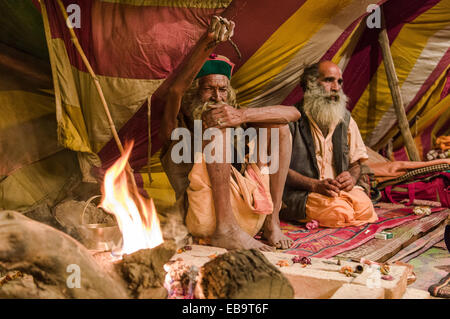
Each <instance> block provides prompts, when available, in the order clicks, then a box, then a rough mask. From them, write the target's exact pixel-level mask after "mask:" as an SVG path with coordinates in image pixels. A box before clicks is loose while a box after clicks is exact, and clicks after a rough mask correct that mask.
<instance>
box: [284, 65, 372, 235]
mask: <svg viewBox="0 0 450 319" xmlns="http://www.w3.org/2000/svg"><path fill="white" fill-rule="evenodd" d="M300 84H301V86H302V88H303V91H304V98H303V100H302V101H301V102H300V103H299V104H298V105H297V107H298V109H299V110H300V112H301V114H302V116H301V118H300V120H299V121H297V122H295V123H291V124H289V126H290V129H291V133H292V136H293V144H292V157H291V163H290V168H289V173H288V176H287V181H286V186H285V190H284V193H283V202H284V203H285V204H286V205H287V208H286V209H283V210H282V212H281V218H282V219H283V220H297V221H308V220H316V221H318V223H319V225H320V226H322V227H345V226H359V225H363V224H366V223H373V222H375V221H377V219H378V217H377V214H376V213H375V210H374V207H373V205H372V202H371V200H370V198H369V197H368V195H367V194H366V192H365V191H364V189H363V188H362V187H360V186H359V184H362V185H363V178H362V174H361V167H362V165H361V164H362V163H363V162H364V161H365V160H367V159H368V155H367V152H366V148H365V145H364V142H363V140H362V138H361V134H360V132H359V130H358V126H357V125H356V122H355V121H354V120H353V118H352V117H351V116H350V113H349V112H348V111H347V108H346V106H347V97H346V95H345V94H344V93H343V91H342V84H343V80H342V72H341V70H340V69H339V67H338V66H337V65H336V64H334V63H333V62H331V61H322V62H319V63H316V64H313V65H311V66H309V67H307V68H305V70H304V73H303V75H302V77H301V80H300Z"/></svg>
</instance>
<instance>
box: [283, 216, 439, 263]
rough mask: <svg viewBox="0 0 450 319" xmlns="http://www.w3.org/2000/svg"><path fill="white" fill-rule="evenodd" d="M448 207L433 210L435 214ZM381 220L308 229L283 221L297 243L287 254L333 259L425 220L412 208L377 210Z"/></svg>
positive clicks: (289, 234) (284, 229)
mask: <svg viewBox="0 0 450 319" xmlns="http://www.w3.org/2000/svg"><path fill="white" fill-rule="evenodd" d="M443 209H444V208H433V209H432V212H437V211H441V210H443ZM375 211H376V212H377V214H378V221H377V222H376V223H373V224H367V225H364V226H357V227H343V228H320V227H319V228H316V229H313V230H308V229H306V227H305V225H304V224H290V223H285V222H281V229H282V231H283V233H284V234H285V235H287V236H288V237H290V238H291V239H293V240H294V245H293V246H292V247H291V248H289V249H286V250H284V251H283V252H285V253H288V254H293V255H299V256H307V257H320V258H330V257H333V256H335V255H338V254H340V253H342V252H344V251H347V250H350V249H353V248H356V247H358V246H360V245H362V244H364V243H365V242H367V241H368V240H370V239H372V238H373V237H374V236H375V234H376V233H378V232H380V231H382V230H383V229H389V228H393V227H396V226H399V225H401V224H404V223H406V222H409V221H411V220H414V219H418V218H421V216H417V215H415V214H414V213H413V208H412V207H406V208H391V209H386V208H375Z"/></svg>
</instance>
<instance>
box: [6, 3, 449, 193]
mask: <svg viewBox="0 0 450 319" xmlns="http://www.w3.org/2000/svg"><path fill="white" fill-rule="evenodd" d="M373 2H374V1H369V0H344V1H333V0H324V1H313V0H300V1H299V0H284V1H283V5H280V4H279V2H276V1H271V0H258V1H257V0H233V1H231V0H221V1H212V0H211V1H210V0H203V1H200V0H174V1H169V0H63V3H64V5H65V6H68V5H69V4H78V5H79V6H80V8H81V11H80V12H81V28H79V29H77V28H75V29H74V31H75V33H76V34H77V36H78V38H79V40H80V44H81V46H82V48H83V50H84V52H85V53H86V56H87V58H88V60H89V62H90V64H91V65H92V68H93V70H94V72H95V73H96V75H97V78H98V79H99V82H100V84H101V87H102V88H103V92H104V94H105V98H106V101H107V103H108V105H109V108H110V110H111V114H112V117H113V120H114V123H115V125H116V127H117V129H118V130H119V136H120V137H121V139H122V142H125V141H126V140H127V139H134V140H135V145H134V149H133V152H132V157H131V159H130V162H131V165H132V167H133V168H134V169H135V173H136V175H137V178H136V180H137V181H138V183H139V186H140V187H144V188H146V189H147V190H148V189H149V188H148V187H150V186H152V185H157V186H158V187H161V189H164V191H163V192H162V193H161V192H160V194H159V195H158V196H160V198H161V199H162V200H163V198H164V196H165V195H164V194H166V195H167V194H169V193H170V191H171V190H170V186H168V182H167V179H165V177H164V173H163V172H162V170H161V167H160V163H159V160H158V158H157V156H158V155H157V154H158V153H157V152H158V150H159V149H160V146H161V143H160V141H158V138H157V133H158V130H159V127H160V122H161V121H160V120H161V115H162V112H163V108H164V101H158V100H157V99H155V98H154V96H152V93H153V92H154V91H155V90H156V89H157V87H158V86H159V85H160V84H161V83H162V82H163V81H164V79H165V78H166V77H167V76H168V75H169V74H170V73H171V72H172V71H173V70H175V69H176V68H177V67H178V65H179V63H180V62H181V60H182V58H183V57H184V56H185V55H186V54H188V53H189V51H190V49H191V48H192V46H193V45H194V44H195V42H196V41H197V39H198V38H199V37H200V36H201V35H202V34H203V32H204V31H205V28H206V26H207V24H208V21H209V19H210V17H211V16H212V15H223V16H225V17H226V18H228V19H231V20H233V21H235V22H236V29H235V35H234V37H233V41H234V42H235V43H236V44H237V46H238V48H239V50H240V52H241V53H242V58H241V59H239V58H238V55H237V53H236V52H235V50H234V48H233V47H232V46H231V45H230V43H223V44H220V45H219V47H218V48H217V50H216V53H218V54H223V55H226V56H227V57H229V58H230V59H231V60H232V61H233V62H234V63H235V64H236V65H235V74H234V76H233V79H232V85H233V86H234V88H235V89H237V92H238V95H237V97H238V102H239V103H240V104H241V105H243V106H249V107H256V106H264V105H276V104H286V105H293V104H294V103H295V102H297V101H298V100H300V99H301V98H302V94H303V93H302V90H301V89H300V86H299V76H300V75H301V74H302V72H303V69H304V67H305V66H306V65H307V64H311V63H314V62H317V61H320V60H323V59H329V60H332V61H334V62H335V63H337V64H338V65H339V66H340V67H341V68H342V70H343V78H344V92H345V93H346V94H347V95H348V96H349V98H350V103H349V105H348V109H349V110H350V111H351V112H352V116H353V118H354V119H355V120H356V122H357V124H358V126H359V128H360V130H361V133H362V136H363V138H364V140H365V143H366V145H367V146H370V147H372V148H374V149H375V150H376V151H378V150H382V149H383V148H384V147H385V145H386V144H387V143H389V142H390V141H392V144H393V146H394V151H395V152H394V154H393V158H392V159H401V160H407V155H406V152H405V149H404V147H403V140H402V137H401V134H400V133H399V129H398V125H397V123H396V117H395V112H394V111H393V103H392V98H391V95H390V90H389V87H388V84H387V80H386V75H385V70H384V64H383V61H382V56H381V50H380V47H379V43H378V34H379V31H380V30H379V29H376V28H372V29H371V28H368V27H367V24H366V17H367V16H368V15H369V14H371V13H370V12H367V7H368V5H369V4H371V3H373ZM376 3H377V4H378V5H380V8H381V9H382V11H383V13H384V16H385V20H386V29H387V33H388V36H389V40H390V46H391V51H392V55H393V59H394V64H395V67H396V72H397V75H398V78H399V85H400V88H401V92H402V96H403V98H404V101H405V110H406V113H407V117H408V119H409V121H410V126H411V132H412V134H413V137H414V139H415V142H416V144H417V146H418V148H419V150H420V155H421V156H422V159H423V158H424V156H425V154H426V152H427V151H428V150H429V149H430V148H431V147H432V146H433V142H434V140H435V138H436V137H437V136H439V135H449V134H450V132H449V126H450V125H449V124H450V123H449V121H450V116H449V112H450V111H449V109H450V107H449V106H450V99H449V97H448V93H449V91H450V72H449V65H450V49H449V47H450V43H449V42H450V40H449V39H450V35H449V32H450V0H395V1H394V0H382V1H376ZM33 4H34V5H33ZM41 8H45V10H41ZM0 9H1V10H2V12H6V13H8V14H6V15H5V17H4V18H3V21H2V22H1V24H2V26H3V28H0V44H3V45H7V46H10V47H12V48H15V49H17V50H20V51H21V52H24V53H27V54H29V55H32V56H34V57H35V58H38V59H40V60H42V61H46V62H47V63H48V61H50V62H51V70H52V78H53V84H54V91H49V90H48V87H47V90H46V91H43V90H42V88H40V87H38V88H37V90H34V91H33V92H29V91H30V90H25V89H24V88H25V85H22V88H21V89H19V90H9V92H8V93H7V95H5V94H6V93H4V92H5V90H3V91H0V103H2V104H4V105H8V107H7V108H4V109H3V110H5V113H9V114H10V116H12V117H14V116H15V117H16V119H15V120H13V121H9V122H8V121H7V120H6V118H7V117H5V121H4V122H0V125H2V126H0V143H3V144H0V146H2V147H3V145H6V142H5V141H8V140H9V139H8V138H6V137H7V136H9V135H11V134H13V133H12V132H14V131H15V130H16V129H17V130H22V133H20V134H21V135H20V136H21V137H22V138H23V139H25V135H29V134H30V133H29V132H30V131H27V127H28V128H30V127H32V128H34V129H33V130H34V131H35V132H36V131H37V130H38V128H42V129H43V131H42V132H40V133H39V134H41V135H39V134H36V136H35V137H36V139H29V141H27V142H28V143H24V147H23V148H24V149H27V150H30V152H29V154H28V155H26V154H25V155H23V157H22V158H20V154H18V153H19V152H16V153H14V152H11V154H10V155H9V156H8V157H6V161H5V163H8V165H6V164H5V165H2V169H3V171H2V173H1V174H3V175H4V176H8V175H10V174H12V173H13V172H15V171H17V170H20V169H22V168H24V167H26V165H32V163H37V162H38V161H39V160H42V159H44V158H46V156H54V155H55V154H58V152H59V151H60V150H61V148H62V147H65V148H68V149H71V150H73V151H75V152H77V153H78V159H79V164H80V167H81V169H82V171H83V173H84V177H85V179H86V180H92V176H89V175H90V168H91V167H92V166H100V165H101V166H103V168H105V167H108V166H109V165H110V164H112V162H114V160H115V159H117V158H118V156H119V151H118V149H117V147H116V145H115V142H114V140H113V139H112V135H111V131H110V129H109V127H108V122H107V121H106V116H105V113H104V110H103V107H102V105H101V103H100V99H99V97H98V94H97V92H96V90H95V87H94V85H93V80H92V78H91V76H90V75H89V73H88V72H87V69H86V67H85V66H84V64H83V63H82V59H81V57H80V55H79V54H78V52H77V51H76V50H75V47H74V46H73V44H72V42H71V40H70V35H69V32H68V29H67V26H66V21H65V20H64V18H63V17H62V15H61V12H60V9H59V7H58V6H57V2H56V1H51V0H42V1H41V3H40V4H39V2H38V1H36V0H18V1H15V4H14V5H11V4H10V3H8V2H2V3H1V4H0ZM41 19H42V20H43V22H42V20H41ZM27 26H28V27H27ZM44 26H45V27H44ZM44 31H45V32H44ZM16 82H17V81H16ZM16 84H17V83H16ZM13 91H14V92H13ZM27 103H28V105H29V106H30V107H29V108H26V107H25V104H27ZM55 106H56V107H55ZM52 108H53V109H52ZM13 110H16V113H14V111H13ZM13 114H15V115H13ZM19 114H20V115H19ZM27 114H28V115H27ZM21 116H22V118H20V117H21ZM52 116H54V117H55V118H56V123H55V122H52V120H51V117H52ZM149 117H150V119H151V121H150V123H149V121H148V120H149ZM19 118H20V119H19ZM2 123H3V124H2ZM35 123H40V124H39V125H38V124H35ZM22 124H23V125H22ZM55 129H56V132H55ZM33 130H31V131H33ZM149 130H150V134H149ZM18 132H19V131H18ZM149 135H151V138H150V139H149ZM55 138H57V142H58V143H55ZM43 140H49V141H50V140H51V141H52V142H51V143H50V144H49V145H48V146H47V148H46V146H45V145H44V143H43V142H42V141H43ZM2 141H3V142H2ZM8 143H9V144H8V145H9V146H8V147H9V149H11V143H10V142H8ZM150 144H151V149H149V147H150ZM39 151H42V153H40V152H39ZM33 152H34V153H33ZM32 154H34V155H33V156H31V155H32ZM6 167H8V168H6ZM149 169H150V170H151V171H152V172H153V173H154V174H152V178H153V177H157V179H155V178H153V179H154V182H153V183H150V177H149V176H148V174H147V170H149ZM153 175H155V176H153ZM156 190H157V189H156V188H155V189H154V191H156ZM156 192H157V191H156Z"/></svg>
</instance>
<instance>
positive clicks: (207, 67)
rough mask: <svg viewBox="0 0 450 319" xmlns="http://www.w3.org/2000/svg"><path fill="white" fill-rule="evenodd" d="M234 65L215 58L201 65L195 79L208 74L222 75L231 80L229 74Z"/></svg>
mask: <svg viewBox="0 0 450 319" xmlns="http://www.w3.org/2000/svg"><path fill="white" fill-rule="evenodd" d="M233 67H234V64H233V63H231V62H227V61H224V60H219V59H217V58H214V59H210V60H207V61H206V62H205V64H203V66H202V68H201V70H200V72H198V74H197V76H196V77H195V78H196V79H198V78H201V77H202V76H205V75H209V74H223V75H225V76H226V77H228V79H231V72H232V71H233Z"/></svg>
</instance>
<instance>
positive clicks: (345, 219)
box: [306, 187, 378, 227]
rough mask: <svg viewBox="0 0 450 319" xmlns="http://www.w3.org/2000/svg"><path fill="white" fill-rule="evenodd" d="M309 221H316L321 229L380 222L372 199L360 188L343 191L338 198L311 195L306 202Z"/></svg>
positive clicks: (317, 194) (316, 194)
mask: <svg viewBox="0 0 450 319" xmlns="http://www.w3.org/2000/svg"><path fill="white" fill-rule="evenodd" d="M306 216H307V219H308V220H313V219H314V220H316V221H318V222H319V225H320V226H321V227H346V226H360V225H364V224H366V223H374V222H376V221H377V220H378V216H377V214H376V213H375V209H374V207H373V205H372V202H371V200H370V198H369V197H368V196H367V195H366V193H365V192H364V191H363V190H362V189H361V188H359V187H354V188H353V189H352V190H351V191H349V192H346V191H341V192H340V195H339V196H337V197H329V196H325V195H322V194H319V193H310V194H309V195H308V200H307V202H306Z"/></svg>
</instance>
